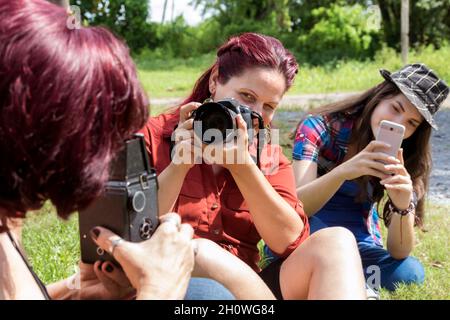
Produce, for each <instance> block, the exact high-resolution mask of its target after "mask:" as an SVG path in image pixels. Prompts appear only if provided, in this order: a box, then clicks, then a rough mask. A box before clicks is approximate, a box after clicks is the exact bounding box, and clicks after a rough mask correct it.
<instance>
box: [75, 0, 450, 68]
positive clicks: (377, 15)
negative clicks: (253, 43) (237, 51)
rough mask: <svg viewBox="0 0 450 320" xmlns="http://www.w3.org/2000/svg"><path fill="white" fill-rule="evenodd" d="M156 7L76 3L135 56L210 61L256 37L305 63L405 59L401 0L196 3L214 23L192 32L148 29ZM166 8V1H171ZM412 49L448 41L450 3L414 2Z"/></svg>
mask: <svg viewBox="0 0 450 320" xmlns="http://www.w3.org/2000/svg"><path fill="white" fill-rule="evenodd" d="M151 1H152V0H149V1H145V0H71V4H72V5H78V6H79V7H80V8H81V12H82V16H83V20H84V23H85V24H89V25H106V26H107V27H109V28H111V29H112V30H113V31H114V32H115V33H116V34H118V35H120V36H121V37H122V38H124V39H125V40H126V42H127V43H128V45H129V46H130V48H131V50H132V52H133V54H139V53H141V52H142V51H143V50H144V51H145V52H146V53H147V54H150V53H151V54H156V55H158V54H159V55H162V54H164V55H167V56H169V57H181V58H189V57H195V56H197V55H200V54H205V53H210V52H212V51H214V50H215V49H216V48H217V46H218V45H219V44H220V43H222V42H223V41H224V40H226V39H227V38H228V37H229V36H230V35H233V34H236V33H240V32H245V31H254V32H261V33H265V34H269V35H273V36H276V37H278V38H280V39H281V40H282V41H283V42H284V43H285V45H286V46H287V47H288V48H289V49H290V50H292V51H293V52H294V53H295V54H296V56H297V57H298V58H299V60H301V61H302V62H304V63H309V64H312V65H319V64H327V63H331V64H333V63H336V61H340V60H343V59H344V60H345V59H356V60H365V59H372V58H373V57H374V56H375V55H376V54H377V52H379V51H380V49H382V48H384V47H389V48H392V49H394V50H396V51H397V52H399V51H400V3H401V1H400V0H192V1H191V5H192V6H195V7H196V8H198V9H200V10H201V11H202V12H203V13H204V14H205V16H207V17H208V18H206V19H204V21H202V22H201V23H200V24H198V25H196V26H190V25H188V24H187V23H186V21H185V20H184V18H183V17H182V16H179V17H174V18H173V19H165V20H164V22H163V23H161V22H150V19H149V13H150V12H149V8H150V5H149V3H150V2H151ZM166 6H167V1H166ZM409 38H410V44H411V47H412V48H413V49H419V48H423V47H428V46H433V47H435V48H437V49H438V48H440V47H441V46H444V45H446V44H447V43H448V41H449V39H450V0H416V1H411V8H410V33H409Z"/></svg>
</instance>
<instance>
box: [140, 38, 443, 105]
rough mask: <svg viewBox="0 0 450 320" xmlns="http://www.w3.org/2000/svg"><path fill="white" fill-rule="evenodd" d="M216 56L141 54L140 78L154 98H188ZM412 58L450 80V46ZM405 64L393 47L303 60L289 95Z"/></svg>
mask: <svg viewBox="0 0 450 320" xmlns="http://www.w3.org/2000/svg"><path fill="white" fill-rule="evenodd" d="M214 59H215V57H214V55H213V54H208V55H204V56H200V57H198V58H195V59H194V58H189V59H174V58H171V59H168V60H164V59H162V58H152V57H149V56H141V57H137V58H136V63H137V66H138V70H139V77H140V80H141V81H142V83H143V85H144V88H145V89H146V90H147V92H148V93H149V96H150V97H151V98H166V97H185V96H187V95H188V94H189V92H190V91H191V90H192V88H193V86H194V83H195V81H196V80H197V79H198V77H199V76H200V75H201V73H202V72H203V71H204V70H206V69H207V68H208V67H209V66H210V65H211V64H212V63H213V62H214ZM409 61H410V62H411V63H414V62H424V63H425V64H427V65H428V66H429V67H431V68H433V69H434V70H436V72H437V73H438V74H439V75H440V76H441V77H442V78H443V79H444V80H446V81H447V82H450V69H449V68H448V67H447V65H448V61H450V46H446V47H443V48H441V49H440V50H434V49H432V48H425V49H422V50H420V51H414V52H411V53H410V55H409ZM401 66H402V63H401V60H400V57H399V55H398V54H397V53H395V52H394V51H393V50H390V49H384V50H382V51H381V52H380V53H379V54H378V55H377V56H376V58H375V59H374V60H373V61H365V62H359V61H347V62H340V63H338V64H337V65H335V66H319V67H311V66H307V65H304V64H302V63H301V62H300V71H299V74H298V76H297V79H296V81H295V83H294V86H293V87H292V88H291V90H290V91H289V92H288V94H291V95H293V94H307V93H329V92H353V91H362V90H365V89H368V88H370V87H371V86H374V85H376V84H377V83H379V82H381V80H382V78H381V76H380V75H379V72H378V70H379V69H380V68H385V69H387V70H390V71H395V70H397V69H399V68H400V67H401Z"/></svg>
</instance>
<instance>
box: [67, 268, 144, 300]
mask: <svg viewBox="0 0 450 320" xmlns="http://www.w3.org/2000/svg"><path fill="white" fill-rule="evenodd" d="M79 266H80V272H79V274H77V275H76V276H75V278H74V280H73V281H75V282H76V281H78V279H79V286H80V290H79V291H78V293H79V294H78V297H77V298H78V299H81V300H94V299H95V300H118V299H130V298H132V297H134V296H135V292H136V290H135V289H134V288H133V287H132V286H131V284H130V281H129V280H128V278H127V277H126V275H125V274H124V272H123V271H122V270H121V269H120V268H117V267H116V266H114V264H112V263H111V262H102V261H97V262H96V263H95V264H93V265H92V264H85V263H82V262H80V264H79ZM78 277H79V278H78ZM74 285H76V283H74Z"/></svg>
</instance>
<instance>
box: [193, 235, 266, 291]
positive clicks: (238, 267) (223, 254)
mask: <svg viewBox="0 0 450 320" xmlns="http://www.w3.org/2000/svg"><path fill="white" fill-rule="evenodd" d="M194 241H195V242H196V243H197V247H198V253H197V255H196V257H195V268H194V271H193V273H192V276H193V277H203V278H209V279H213V280H215V281H217V282H219V283H221V284H223V285H224V286H225V287H226V288H227V289H228V290H230V292H231V293H232V294H233V295H234V296H235V298H236V299H238V300H241V299H245V300H273V299H275V297H274V295H273V294H272V291H270V289H269V288H268V287H267V285H266V284H265V283H264V281H263V280H262V279H261V278H260V277H259V275H258V274H257V273H256V272H255V271H253V270H252V268H250V267H249V266H248V265H247V264H246V263H245V262H243V261H242V260H241V259H239V258H238V257H236V256H234V255H232V254H231V253H229V252H228V251H226V250H224V249H223V248H221V247H220V246H219V245H217V244H216V243H214V242H212V241H210V240H206V239H196V240H194Z"/></svg>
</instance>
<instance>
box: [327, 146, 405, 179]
mask: <svg viewBox="0 0 450 320" xmlns="http://www.w3.org/2000/svg"><path fill="white" fill-rule="evenodd" d="M388 148H389V145H388V144H386V143H384V142H380V141H376V140H373V141H371V142H370V143H369V144H368V145H367V146H366V147H365V148H364V149H363V150H361V152H359V153H358V154H356V155H355V156H354V157H352V158H351V159H349V160H347V161H345V162H344V163H342V164H341V165H339V166H338V167H337V168H336V169H338V170H339V172H340V174H341V176H342V177H343V179H344V180H354V179H357V178H359V177H362V176H373V177H377V178H380V179H382V180H383V179H386V178H388V177H390V175H389V169H388V167H387V166H388V165H394V164H399V163H400V161H399V160H397V159H396V158H395V157H392V156H390V155H388V154H386V153H384V152H382V151H380V150H383V149H385V150H386V149H388ZM383 162H384V163H386V164H384V163H383Z"/></svg>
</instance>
